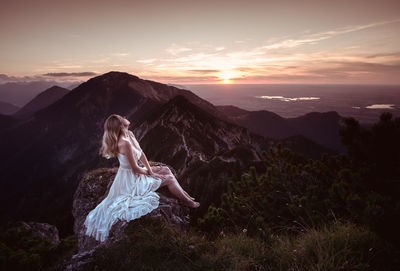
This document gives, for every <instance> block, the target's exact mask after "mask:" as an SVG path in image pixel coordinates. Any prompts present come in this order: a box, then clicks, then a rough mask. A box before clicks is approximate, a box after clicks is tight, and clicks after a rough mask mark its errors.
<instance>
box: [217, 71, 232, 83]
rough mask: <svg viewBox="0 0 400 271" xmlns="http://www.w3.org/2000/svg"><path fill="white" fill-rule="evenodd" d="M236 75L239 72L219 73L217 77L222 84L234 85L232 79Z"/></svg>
mask: <svg viewBox="0 0 400 271" xmlns="http://www.w3.org/2000/svg"><path fill="white" fill-rule="evenodd" d="M236 75H237V72H235V71H230V70H228V71H223V72H221V73H219V74H218V75H217V76H218V78H219V79H220V80H221V81H220V83H221V84H233V80H231V79H232V78H234V77H235V76H236Z"/></svg>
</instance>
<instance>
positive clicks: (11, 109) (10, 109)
mask: <svg viewBox="0 0 400 271" xmlns="http://www.w3.org/2000/svg"><path fill="white" fill-rule="evenodd" d="M19 109H20V108H19V107H18V106H16V105H13V104H11V103H7V102H3V101H0V114H4V115H12V114H14V113H15V112H17V111H18V110H19Z"/></svg>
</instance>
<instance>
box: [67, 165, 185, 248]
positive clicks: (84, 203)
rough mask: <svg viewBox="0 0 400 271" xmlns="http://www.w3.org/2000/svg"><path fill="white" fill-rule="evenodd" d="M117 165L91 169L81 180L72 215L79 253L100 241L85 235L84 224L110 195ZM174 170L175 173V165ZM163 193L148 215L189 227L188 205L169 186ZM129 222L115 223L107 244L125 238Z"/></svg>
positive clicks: (172, 223) (163, 188) (159, 192)
mask: <svg viewBox="0 0 400 271" xmlns="http://www.w3.org/2000/svg"><path fill="white" fill-rule="evenodd" d="M150 164H151V165H164V164H162V163H153V162H151V163H150ZM117 170H118V168H99V169H95V170H92V171H90V172H88V173H87V174H86V175H85V176H84V177H83V179H82V180H81V181H80V183H79V185H78V188H77V190H76V192H75V195H74V201H73V211H72V214H73V216H74V218H75V222H74V232H75V234H76V235H77V238H78V252H79V253H84V252H87V251H90V250H93V249H94V248H96V247H97V246H98V245H100V244H101V243H100V242H99V241H97V240H95V239H94V238H93V237H90V236H87V235H85V227H84V225H83V223H84V221H85V219H86V216H87V214H88V213H89V212H90V211H91V210H92V209H94V208H95V207H96V206H97V205H98V204H99V203H100V202H101V201H102V200H103V199H104V198H105V197H106V196H107V194H108V191H109V189H110V187H111V184H112V182H113V180H114V177H115V174H116V173H117ZM171 171H172V172H173V173H174V174H175V171H174V169H173V168H171ZM157 193H158V194H159V196H160V203H159V207H158V208H157V209H155V210H153V211H152V212H151V213H149V214H147V216H149V217H163V218H164V219H166V220H167V221H168V223H169V224H170V225H171V226H174V227H176V228H178V229H180V230H186V229H187V227H188V225H189V208H188V207H185V206H182V205H180V204H179V202H178V200H177V199H176V198H172V196H171V195H170V194H169V191H168V189H167V188H166V187H162V188H160V189H159V190H157ZM129 223H135V220H133V221H130V222H126V221H120V220H118V222H116V223H115V224H114V225H113V227H112V228H111V230H110V234H109V236H108V238H107V240H106V241H105V242H104V245H108V244H110V243H113V242H116V241H118V240H121V239H123V238H125V237H126V236H125V233H124V229H125V227H126V226H127V225H128V224H129Z"/></svg>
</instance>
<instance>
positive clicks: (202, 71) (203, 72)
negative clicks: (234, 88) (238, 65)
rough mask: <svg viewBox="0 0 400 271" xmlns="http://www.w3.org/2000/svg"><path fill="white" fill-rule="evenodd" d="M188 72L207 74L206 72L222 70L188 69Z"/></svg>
mask: <svg viewBox="0 0 400 271" xmlns="http://www.w3.org/2000/svg"><path fill="white" fill-rule="evenodd" d="M188 72H193V73H200V74H206V73H217V72H220V70H188Z"/></svg>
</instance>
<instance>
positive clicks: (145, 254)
mask: <svg viewBox="0 0 400 271" xmlns="http://www.w3.org/2000/svg"><path fill="white" fill-rule="evenodd" d="M126 233H127V234H128V236H129V239H128V240H124V241H120V242H118V243H115V244H113V245H111V246H110V247H107V248H105V247H103V248H100V249H98V250H97V252H96V253H95V260H94V262H92V263H91V264H89V265H87V266H86V269H85V270H285V271H286V270H311V271H312V270H396V266H395V263H394V259H395V256H394V255H393V252H391V251H392V250H391V249H392V248H391V247H389V245H387V244H385V243H384V242H383V241H381V239H380V238H379V237H378V236H376V235H375V234H374V233H373V232H371V231H369V230H368V229H366V228H362V227H359V226H356V225H354V224H350V223H342V222H335V223H333V224H330V225H326V226H324V227H322V228H319V229H316V228H315V229H308V230H306V231H305V232H304V233H301V234H298V235H287V234H282V235H270V236H269V238H266V239H263V240H262V239H260V238H258V237H252V236H249V235H248V234H247V233H246V232H238V233H232V232H231V233H222V232H221V234H220V235H219V236H218V237H217V238H213V239H209V237H207V235H205V234H203V233H201V232H197V231H194V230H190V231H188V232H186V233H182V232H180V231H178V230H175V229H174V228H171V227H170V226H168V225H167V224H166V223H165V222H164V221H163V219H159V220H154V219H146V217H143V218H141V219H139V220H137V221H135V222H134V223H130V224H129V226H128V227H127V229H126Z"/></svg>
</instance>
